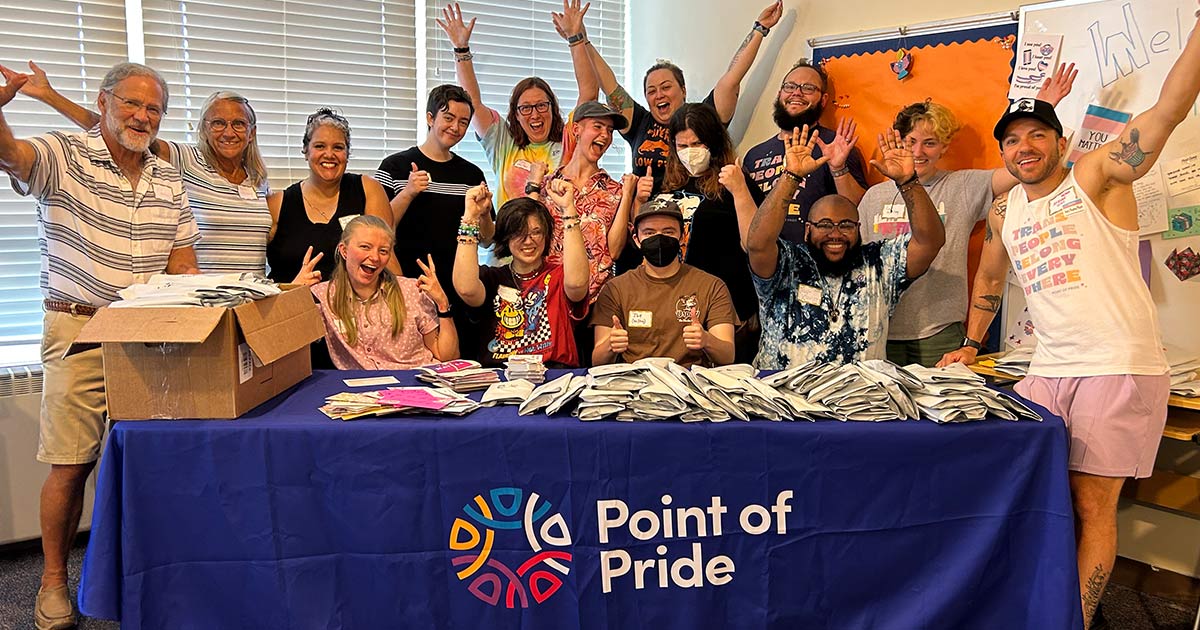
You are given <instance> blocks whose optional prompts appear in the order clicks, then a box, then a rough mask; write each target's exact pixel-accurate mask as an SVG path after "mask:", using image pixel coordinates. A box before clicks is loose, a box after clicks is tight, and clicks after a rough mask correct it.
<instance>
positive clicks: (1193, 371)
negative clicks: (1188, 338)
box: [1167, 344, 1200, 398]
mask: <svg viewBox="0 0 1200 630" xmlns="http://www.w3.org/2000/svg"><path fill="white" fill-rule="evenodd" d="M1167 363H1169V364H1170V365H1171V393H1172V394H1175V395H1176V396H1184V397H1187V398H1200V354H1197V353H1195V352H1187V351H1184V350H1183V349H1181V348H1179V347H1178V346H1172V345H1170V344H1168V345H1167Z"/></svg>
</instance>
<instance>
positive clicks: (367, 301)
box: [350, 285, 383, 304]
mask: <svg viewBox="0 0 1200 630" xmlns="http://www.w3.org/2000/svg"><path fill="white" fill-rule="evenodd" d="M382 289H383V286H382V285H380V286H378V287H375V292H374V293H372V294H371V296H370V297H368V298H365V299H364V298H360V297H358V293H357V292H351V293H350V295H353V296H354V301H355V302H358V303H359V304H370V303H371V302H374V301H375V298H377V297H379V291H380V290H382Z"/></svg>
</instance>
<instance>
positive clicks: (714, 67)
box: [626, 0, 1200, 577]
mask: <svg viewBox="0 0 1200 630" xmlns="http://www.w3.org/2000/svg"><path fill="white" fill-rule="evenodd" d="M630 3H631V5H632V6H631V21H632V24H631V38H632V50H631V53H632V57H631V66H632V73H633V81H632V82H631V83H632V84H631V85H627V86H626V88H627V89H628V90H629V93H630V94H632V95H633V96H634V98H636V99H637V100H638V101H643V98H642V84H641V81H642V75H643V73H644V72H645V69H646V68H648V67H650V66H651V65H653V64H654V62H655V59H657V58H660V57H661V58H666V59H669V60H671V61H672V62H674V63H675V64H677V65H678V66H679V67H681V68H683V71H684V76H685V78H686V80H687V84H688V96H689V100H699V99H701V98H703V97H704V95H705V94H707V93H708V91H709V90H710V89H712V86H713V85H714V84H715V83H716V81H717V78H718V77H720V76H721V74H722V73H724V72H725V68H726V67H727V66H728V65H729V58H730V57H731V56H732V55H733V52H734V51H735V50H737V47H738V45H740V44H741V42H742V40H743V39H744V38H745V36H746V34H747V33H749V32H750V28H751V26H752V25H753V23H754V20H755V18H757V17H758V13H759V12H760V11H761V10H762V9H763V8H764V7H766V6H767V2H765V1H763V2H747V1H745V0H738V1H732V2H731V1H730V0H630ZM1022 4H1038V3H1032V2H1020V1H1018V0H925V1H924V2H895V1H893V0H886V1H885V0H867V1H851V2H840V3H839V2H820V3H818V2H814V1H813V0H804V1H802V2H796V1H795V0H784V15H783V19H782V20H781V21H780V22H779V24H778V25H777V26H776V27H775V28H774V29H772V31H771V34H770V35H769V36H768V37H767V39H766V41H765V42H764V43H763V47H762V49H761V50H760V51H759V54H758V59H757V61H756V62H755V64H754V67H753V68H752V69H751V70H750V74H749V75H747V77H746V80H745V81H743V82H742V96H741V99H740V101H739V103H738V112H737V116H736V117H735V118H734V120H733V124H731V125H730V133H731V135H732V136H733V140H734V143H735V144H736V145H737V146H738V152H739V153H744V152H745V151H746V149H748V148H750V147H751V146H753V145H754V144H756V143H758V142H761V141H762V140H763V139H764V138H766V137H768V136H770V135H772V134H774V133H776V132H777V128H776V127H775V125H774V123H772V121H771V107H772V102H773V101H774V99H775V96H776V92H777V90H778V86H779V83H780V81H782V79H783V75H784V73H785V72H787V70H788V68H790V67H791V65H792V64H793V63H794V62H795V61H796V60H797V59H800V58H802V57H808V56H809V53H810V51H809V48H808V44H807V40H808V39H809V38H813V37H822V36H828V35H842V34H846V33H852V32H855V31H872V30H876V29H881V28H891V27H898V26H903V25H913V24H922V23H926V22H936V21H938V20H947V19H953V18H962V17H969V16H973V15H982V14H988V13H998V12H1001V11H1015V10H1017V9H1019V8H1020V6H1021V5H1022ZM1197 460H1200V447H1197V446H1195V445H1193V444H1186V443H1180V442H1173V441H1170V440H1167V441H1166V442H1165V443H1164V446H1163V448H1162V449H1161V451H1160V456H1159V464H1160V466H1161V467H1162V468H1165V469H1169V470H1170V469H1173V470H1175V471H1176V472H1179V473H1181V474H1186V475H1191V476H1197V477H1200V466H1198V465H1197ZM1119 520H1120V524H1119V526H1120V536H1121V542H1120V547H1121V548H1120V553H1121V555H1122V556H1126V557H1129V558H1133V559H1136V560H1139V561H1141V562H1145V563H1147V564H1152V565H1155V566H1160V567H1163V568H1166V569H1168V570H1171V571H1175V572H1178V573H1183V574H1186V575H1192V576H1198V577H1200V519H1196V518H1192V517H1189V516H1186V515H1180V514H1176V513H1171V512H1167V511H1164V510H1159V509H1155V508H1153V507H1146V506H1141V505H1134V504H1131V503H1123V504H1122V508H1121V512H1120V515H1119Z"/></svg>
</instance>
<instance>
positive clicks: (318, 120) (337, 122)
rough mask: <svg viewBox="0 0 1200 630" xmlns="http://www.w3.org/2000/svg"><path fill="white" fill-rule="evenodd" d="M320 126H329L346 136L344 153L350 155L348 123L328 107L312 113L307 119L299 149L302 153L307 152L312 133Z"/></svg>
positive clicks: (343, 117)
mask: <svg viewBox="0 0 1200 630" xmlns="http://www.w3.org/2000/svg"><path fill="white" fill-rule="evenodd" d="M322 125H329V126H330V127H333V128H334V129H338V130H340V131H341V132H342V135H344V136H346V153H347V154H349V153H350V121H349V120H346V117H345V116H343V115H341V114H340V113H338V112H337V111H336V110H333V109H331V108H329V107H322V108H320V109H318V110H317V111H315V112H313V113H312V115H311V116H309V117H308V124H307V125H305V127H304V145H303V146H302V147H301V148H302V149H303V150H304V151H307V150H308V142H309V140H312V137H313V133H314V132H316V130H317V128H318V127H320V126H322Z"/></svg>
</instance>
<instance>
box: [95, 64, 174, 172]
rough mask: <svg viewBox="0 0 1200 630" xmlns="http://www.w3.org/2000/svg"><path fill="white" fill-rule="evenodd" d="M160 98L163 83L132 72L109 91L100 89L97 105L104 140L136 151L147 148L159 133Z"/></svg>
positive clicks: (161, 100) (161, 103) (161, 96)
mask: <svg viewBox="0 0 1200 630" xmlns="http://www.w3.org/2000/svg"><path fill="white" fill-rule="evenodd" d="M163 100H164V95H163V91H162V87H161V86H159V84H158V82H157V81H155V80H154V79H152V78H150V77H147V76H131V77H129V78H127V79H124V80H123V81H121V82H119V83H117V84H116V85H115V86H113V88H112V90H111V93H105V92H101V93H100V97H99V98H98V99H97V107H99V109H100V116H101V120H102V121H103V123H104V124H103V125H101V133H102V135H103V136H104V138H105V140H106V141H108V142H109V143H116V144H118V145H120V146H121V147H122V148H124V149H125V150H127V151H133V152H135V153H142V152H144V151H146V150H147V149H149V148H150V144H151V143H152V142H154V139H155V138H156V137H158V126H159V124H160V123H161V122H162V112H163Z"/></svg>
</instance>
